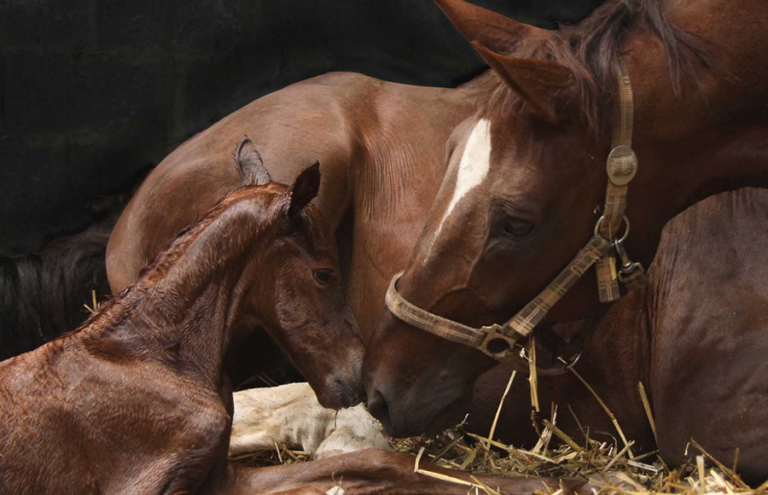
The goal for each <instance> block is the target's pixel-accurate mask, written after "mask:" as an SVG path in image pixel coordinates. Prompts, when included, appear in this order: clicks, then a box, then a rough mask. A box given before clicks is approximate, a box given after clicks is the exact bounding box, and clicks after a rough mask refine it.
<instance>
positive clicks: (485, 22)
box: [435, 0, 554, 52]
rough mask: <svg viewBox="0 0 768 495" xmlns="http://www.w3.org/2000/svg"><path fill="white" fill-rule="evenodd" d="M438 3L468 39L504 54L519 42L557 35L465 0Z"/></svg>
mask: <svg viewBox="0 0 768 495" xmlns="http://www.w3.org/2000/svg"><path fill="white" fill-rule="evenodd" d="M435 3H436V4H437V5H438V7H440V9H442V11H443V12H444V13H445V15H446V16H448V19H450V21H451V22H452V23H453V25H454V26H455V27H456V29H458V31H459V32H460V33H461V35H462V36H464V37H465V38H467V40H469V41H470V42H474V41H479V42H480V43H482V44H483V45H485V46H487V47H489V48H490V49H491V50H494V51H497V52H503V51H505V50H506V49H508V48H510V47H511V46H512V45H514V44H515V43H517V42H518V41H526V40H530V39H531V38H542V37H543V38H550V37H553V36H554V34H552V33H551V32H550V31H548V30H546V29H541V28H537V27H535V26H531V25H530V24H524V23H522V22H518V21H515V20H512V19H510V18H509V17H504V16H503V15H501V14H497V13H496V12H493V11H492V10H488V9H484V8H482V7H478V6H477V5H473V4H471V3H468V2H465V1H464V0H435Z"/></svg>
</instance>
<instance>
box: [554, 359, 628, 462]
mask: <svg viewBox="0 0 768 495" xmlns="http://www.w3.org/2000/svg"><path fill="white" fill-rule="evenodd" d="M568 369H569V370H571V373H573V374H574V375H576V378H578V379H579V381H580V382H581V383H583V384H584V386H585V387H587V390H589V391H590V393H591V394H592V396H593V397H594V398H595V399H597V402H598V403H599V404H600V406H601V407H602V408H603V410H604V411H605V412H606V414H608V417H609V418H611V422H612V423H613V427H614V428H616V431H618V432H619V436H620V437H621V441H622V442H624V446H625V447H627V453H628V454H629V458H630V459H634V458H635V456H634V454H633V453H632V449H630V448H629V442H627V437H626V436H624V430H622V429H621V426H619V422H618V421H617V420H616V416H614V415H613V412H611V410H610V409H609V408H608V406H607V405H606V403H605V402H603V399H601V398H600V396H599V395H597V392H595V390H594V389H593V388H592V387H590V386H589V383H587V381H586V380H585V379H584V378H582V377H581V375H580V374H579V373H578V372H577V371H576V370H575V369H573V368H572V367H571V368H568Z"/></svg>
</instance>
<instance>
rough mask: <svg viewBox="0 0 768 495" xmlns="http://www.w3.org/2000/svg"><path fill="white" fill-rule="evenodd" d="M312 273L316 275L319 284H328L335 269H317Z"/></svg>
mask: <svg viewBox="0 0 768 495" xmlns="http://www.w3.org/2000/svg"><path fill="white" fill-rule="evenodd" d="M312 274H313V275H314V277H315V281H317V283H318V284H320V285H326V284H327V283H328V282H330V281H331V277H333V270H327V269H320V270H315V271H314V272H312Z"/></svg>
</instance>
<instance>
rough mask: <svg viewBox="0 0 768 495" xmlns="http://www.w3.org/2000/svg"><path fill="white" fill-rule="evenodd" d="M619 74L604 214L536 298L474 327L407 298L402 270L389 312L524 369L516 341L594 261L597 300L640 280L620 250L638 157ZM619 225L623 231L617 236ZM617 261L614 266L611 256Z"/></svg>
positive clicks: (626, 84) (628, 92)
mask: <svg viewBox="0 0 768 495" xmlns="http://www.w3.org/2000/svg"><path fill="white" fill-rule="evenodd" d="M617 71H618V75H619V108H618V109H617V111H616V112H615V113H614V124H613V132H612V136H611V147H612V150H611V153H610V154H609V155H608V160H607V166H606V172H607V174H608V186H607V189H606V194H605V206H604V208H603V215H602V216H601V217H600V219H599V220H598V221H597V223H596V224H595V230H594V234H593V236H592V238H591V239H590V240H589V242H588V243H587V245H586V246H584V247H583V248H582V249H581V251H579V253H578V254H577V255H576V257H575V258H574V259H573V260H572V261H571V262H570V263H569V264H568V265H567V266H566V267H565V268H564V269H563V271H561V272H560V274H559V275H558V276H557V277H555V279H554V280H553V281H552V282H550V283H549V285H547V287H546V288H545V289H544V290H543V291H542V292H541V293H540V294H539V295H538V296H536V298H535V299H534V300H533V301H531V302H529V303H528V304H526V305H525V307H523V309H522V310H520V312H519V313H517V314H516V315H515V316H514V317H512V318H511V319H510V320H508V321H507V322H506V323H504V324H501V325H499V324H493V325H489V326H484V327H482V328H474V327H470V326H467V325H463V324H461V323H458V322H455V321H453V320H449V319H448V318H443V317H441V316H438V315H435V314H432V313H430V312H428V311H425V310H423V309H421V308H418V307H416V306H414V305H413V304H411V303H410V302H408V301H406V300H405V299H404V298H403V297H402V296H401V295H400V294H399V293H398V292H397V281H398V280H399V279H400V277H401V276H402V274H403V272H400V273H398V274H397V275H395V276H394V277H393V278H392V282H391V283H390V284H389V289H388V290H387V295H386V298H385V301H386V304H387V307H388V308H389V310H390V311H391V312H392V314H393V315H394V316H396V317H397V318H398V319H400V320H402V321H403V322H405V323H407V324H408V325H411V326H413V327H416V328H419V329H421V330H424V331H426V332H429V333H432V334H434V335H437V336H439V337H442V338H444V339H448V340H450V341H453V342H457V343H459V344H464V345H466V346H469V347H474V348H476V349H479V350H481V351H482V352H484V353H485V354H487V355H489V356H491V357H492V358H494V359H496V360H498V361H500V362H502V363H505V364H507V365H510V366H512V367H513V368H514V369H517V370H519V371H521V372H524V373H527V372H528V370H529V365H528V362H527V361H526V360H525V358H524V357H522V355H521V352H520V350H518V349H516V347H519V343H520V342H521V341H522V340H524V339H526V338H528V337H530V336H531V335H532V333H533V330H534V328H536V325H538V324H539V323H541V321H542V320H543V319H544V317H545V316H546V314H547V312H549V310H550V309H551V308H552V306H554V305H555V303H557V302H558V301H559V300H560V299H561V298H562V297H563V296H564V295H565V294H566V292H568V290H570V289H571V288H572V287H573V286H574V285H575V284H576V282H577V281H578V280H579V279H580V278H581V277H582V276H583V275H584V273H585V272H586V271H587V269H589V267H591V266H592V265H593V264H594V265H596V270H597V286H598V294H599V297H600V301H601V302H612V301H615V300H617V299H619V298H620V297H621V293H620V291H619V285H618V283H619V282H622V284H624V285H625V286H626V287H627V288H628V289H632V288H634V287H636V286H638V285H641V284H642V283H644V281H645V279H646V278H645V272H644V270H643V267H642V265H640V263H634V262H632V261H631V260H630V259H629V257H628V256H627V253H626V250H625V249H624V245H623V243H624V241H625V240H626V238H627V235H628V234H629V220H628V219H627V217H626V216H625V215H624V210H625V208H626V206H627V189H628V185H629V183H630V182H631V181H632V179H633V178H634V176H635V174H636V173H637V166H638V163H637V157H636V156H635V153H634V151H632V147H631V146H632V122H633V99H632V86H631V83H630V80H629V75H628V74H627V70H626V68H625V67H624V63H623V61H622V60H619V62H618V67H617ZM622 223H623V224H624V228H625V230H624V233H623V234H621V236H619V232H620V228H621V226H622ZM617 255H618V257H619V259H620V260H621V264H620V266H619V269H618V270H617V268H616V257H617ZM579 355H580V352H579V353H577V355H576V356H575V357H573V358H571V359H570V362H567V361H565V360H562V359H561V361H563V365H562V366H558V367H557V368H548V369H542V370H541V371H543V372H544V373H542V374H546V375H553V374H561V373H564V372H565V371H567V369H568V367H570V366H572V365H573V364H575V362H576V360H578V357H579Z"/></svg>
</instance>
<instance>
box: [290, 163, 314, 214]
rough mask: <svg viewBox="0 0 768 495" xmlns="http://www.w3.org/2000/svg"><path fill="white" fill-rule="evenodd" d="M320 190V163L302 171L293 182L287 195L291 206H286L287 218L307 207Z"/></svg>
mask: <svg viewBox="0 0 768 495" xmlns="http://www.w3.org/2000/svg"><path fill="white" fill-rule="evenodd" d="M319 190H320V163H319V162H315V164H314V165H312V166H310V167H307V168H306V169H304V171H303V172H302V173H300V174H299V176H298V177H296V180H295V181H293V185H292V186H291V189H290V191H288V194H289V195H290V198H291V204H290V206H288V216H289V217H292V216H294V215H295V214H296V213H298V212H300V211H301V210H302V208H304V207H305V206H307V205H308V204H309V202H310V201H312V199H314V197H315V196H317V192H318V191H319Z"/></svg>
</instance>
